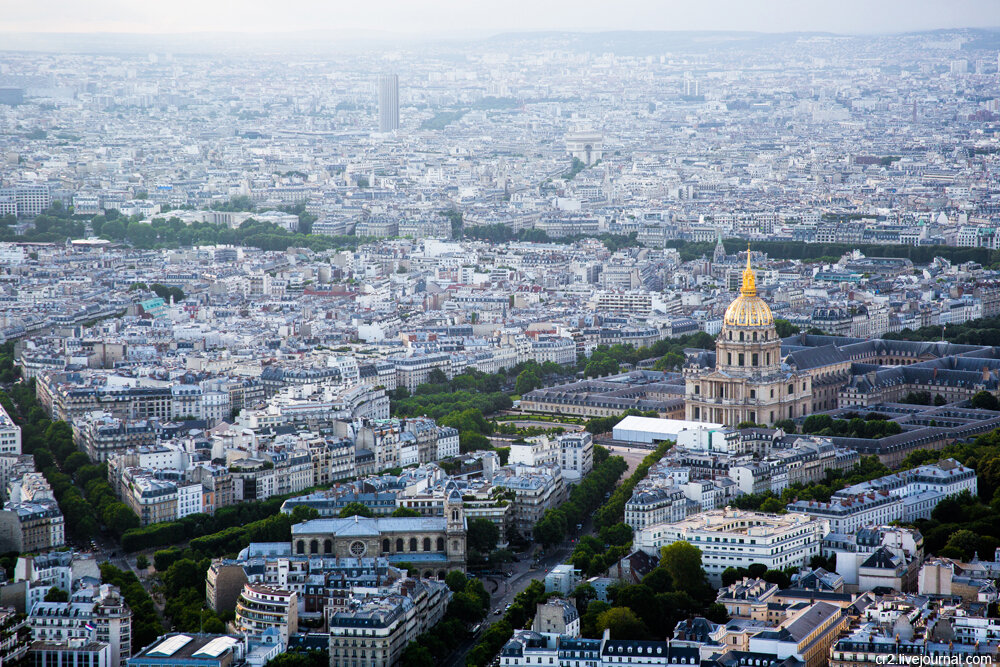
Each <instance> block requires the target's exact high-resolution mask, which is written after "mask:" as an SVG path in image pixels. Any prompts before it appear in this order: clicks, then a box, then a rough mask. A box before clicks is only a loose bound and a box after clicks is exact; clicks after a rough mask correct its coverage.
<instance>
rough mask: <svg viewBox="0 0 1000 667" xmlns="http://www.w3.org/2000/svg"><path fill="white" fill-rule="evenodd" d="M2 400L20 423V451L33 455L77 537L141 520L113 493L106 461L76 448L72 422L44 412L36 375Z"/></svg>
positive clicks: (130, 525)
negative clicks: (95, 459) (94, 459)
mask: <svg viewBox="0 0 1000 667" xmlns="http://www.w3.org/2000/svg"><path fill="white" fill-rule="evenodd" d="M0 403H2V404H3V406H4V408H5V409H6V410H7V412H8V413H9V414H10V415H11V418H12V419H14V421H15V422H16V423H17V424H18V425H19V426H20V427H21V451H22V452H23V453H25V454H31V455H32V456H33V457H34V459H35V468H36V469H37V470H39V471H41V473H42V474H43V475H44V476H45V479H46V481H48V483H49V486H51V487H52V492H53V495H54V496H55V498H56V502H58V503H59V509H60V510H61V511H62V514H63V517H64V519H65V523H66V530H67V532H68V533H69V534H70V535H71V536H72V537H73V538H74V539H76V540H77V541H78V542H81V543H86V542H89V541H90V540H91V539H93V537H94V536H95V535H96V534H97V532H98V530H99V529H100V524H101V523H103V524H104V525H105V526H106V527H107V528H108V530H110V531H111V532H113V533H115V534H116V535H121V534H123V533H124V532H125V531H127V530H129V529H132V528H134V527H136V526H138V525H139V518H138V517H137V516H136V515H135V513H134V512H133V511H132V510H131V509H130V508H129V507H128V505H126V504H125V503H123V502H121V501H120V500H118V499H117V498H116V497H115V494H114V491H113V490H112V488H111V485H110V484H108V481H107V477H108V476H107V468H106V466H105V465H104V464H100V465H96V464H93V463H92V462H91V460H90V458H89V457H88V456H87V455H86V454H85V453H84V452H81V451H79V450H77V447H76V444H75V443H74V442H73V430H72V429H71V428H70V426H69V424H67V423H66V422H64V421H61V420H57V421H52V420H51V419H49V418H48V416H47V415H46V414H45V410H44V409H43V408H42V406H41V404H40V403H39V402H38V398H37V397H36V396H35V381H34V379H32V380H31V381H29V382H20V383H17V384H15V385H13V386H12V387H11V388H10V392H9V394H7V393H0Z"/></svg>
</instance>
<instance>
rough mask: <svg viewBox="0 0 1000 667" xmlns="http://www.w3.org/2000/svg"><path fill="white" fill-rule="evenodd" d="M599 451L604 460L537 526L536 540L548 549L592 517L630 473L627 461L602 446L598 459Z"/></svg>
mask: <svg viewBox="0 0 1000 667" xmlns="http://www.w3.org/2000/svg"><path fill="white" fill-rule="evenodd" d="M598 448H599V449H600V450H603V451H604V454H603V455H602V458H603V459H604V460H603V461H602V462H601V463H597V464H595V465H594V468H593V470H591V471H590V472H589V473H588V474H587V475H586V476H585V477H584V478H583V479H582V480H580V483H579V484H577V485H576V486H574V487H573V490H572V491H570V494H569V500H568V501H566V502H565V503H563V504H562V505H560V506H559V507H553V508H551V509H548V510H546V511H545V513H544V514H543V515H542V517H541V518H540V519H539V520H538V522H537V523H535V527H534V529H533V530H534V534H535V540H536V541H538V542H541V543H542V545H543V546H545V547H546V548H548V547H550V546H552V545H553V544H559V543H560V542H562V541H563V540H564V539H566V536H567V535H568V534H569V532H570V531H571V530H572V528H573V527H574V526H575V525H576V524H578V523H582V522H583V521H584V520H585V519H586V518H587V517H589V516H591V514H592V513H593V512H594V510H595V509H597V508H598V507H599V506H600V505H601V503H602V502H603V500H604V496H605V494H607V493H610V492H611V490H612V489H614V488H615V484H617V483H618V480H619V479H621V476H622V474H623V473H624V472H625V471H626V470H628V464H626V463H625V459H623V458H622V457H620V456H608V455H607V450H606V449H604V448H603V447H600V446H599V445H598V447H595V448H594V449H595V455H594V457H595V459H596V458H597V453H596V450H597V449H598Z"/></svg>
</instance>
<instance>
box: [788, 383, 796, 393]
mask: <svg viewBox="0 0 1000 667" xmlns="http://www.w3.org/2000/svg"><path fill="white" fill-rule="evenodd" d="M794 391H795V387H794V386H793V385H788V393H789V394H791V393H793V392H794Z"/></svg>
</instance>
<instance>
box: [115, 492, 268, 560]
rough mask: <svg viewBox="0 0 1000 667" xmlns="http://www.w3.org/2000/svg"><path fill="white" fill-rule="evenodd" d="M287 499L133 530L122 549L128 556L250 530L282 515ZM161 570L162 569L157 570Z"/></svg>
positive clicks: (221, 509)
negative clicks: (232, 530)
mask: <svg viewBox="0 0 1000 667" xmlns="http://www.w3.org/2000/svg"><path fill="white" fill-rule="evenodd" d="M286 498H287V496H272V497H271V498H268V499H266V500H256V501H250V502H242V503H239V504H236V505H229V506H227V507H220V508H219V509H217V510H216V511H215V513H214V514H192V515H190V516H186V517H184V518H183V519H178V520H177V521H167V522H164V523H154V524H151V525H149V526H143V527H141V528H134V529H132V530H129V531H127V532H125V534H123V535H122V549H124V550H125V551H128V552H133V551H139V550H141V549H152V548H156V547H162V546H167V545H170V544H179V543H182V542H187V541H188V540H191V539H194V538H198V537H201V536H204V535H212V534H214V533H218V532H220V531H223V530H225V529H227V528H233V527H240V526H242V527H247V526H248V525H249V524H251V523H253V522H256V521H260V520H262V519H266V518H268V517H270V516H273V515H275V514H277V513H279V512H280V510H281V504H282V503H283V502H284V501H285V500H286ZM157 569H159V568H157Z"/></svg>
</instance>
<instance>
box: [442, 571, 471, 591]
mask: <svg viewBox="0 0 1000 667" xmlns="http://www.w3.org/2000/svg"><path fill="white" fill-rule="evenodd" d="M468 581H469V579H468V577H466V576H465V574H463V573H462V572H460V571H459V570H452V571H451V572H449V573H448V574H446V575H445V577H444V583H446V584H448V588H450V589H451V592H452V593H457V592H459V591H464V590H465V584H466V583H468Z"/></svg>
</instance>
